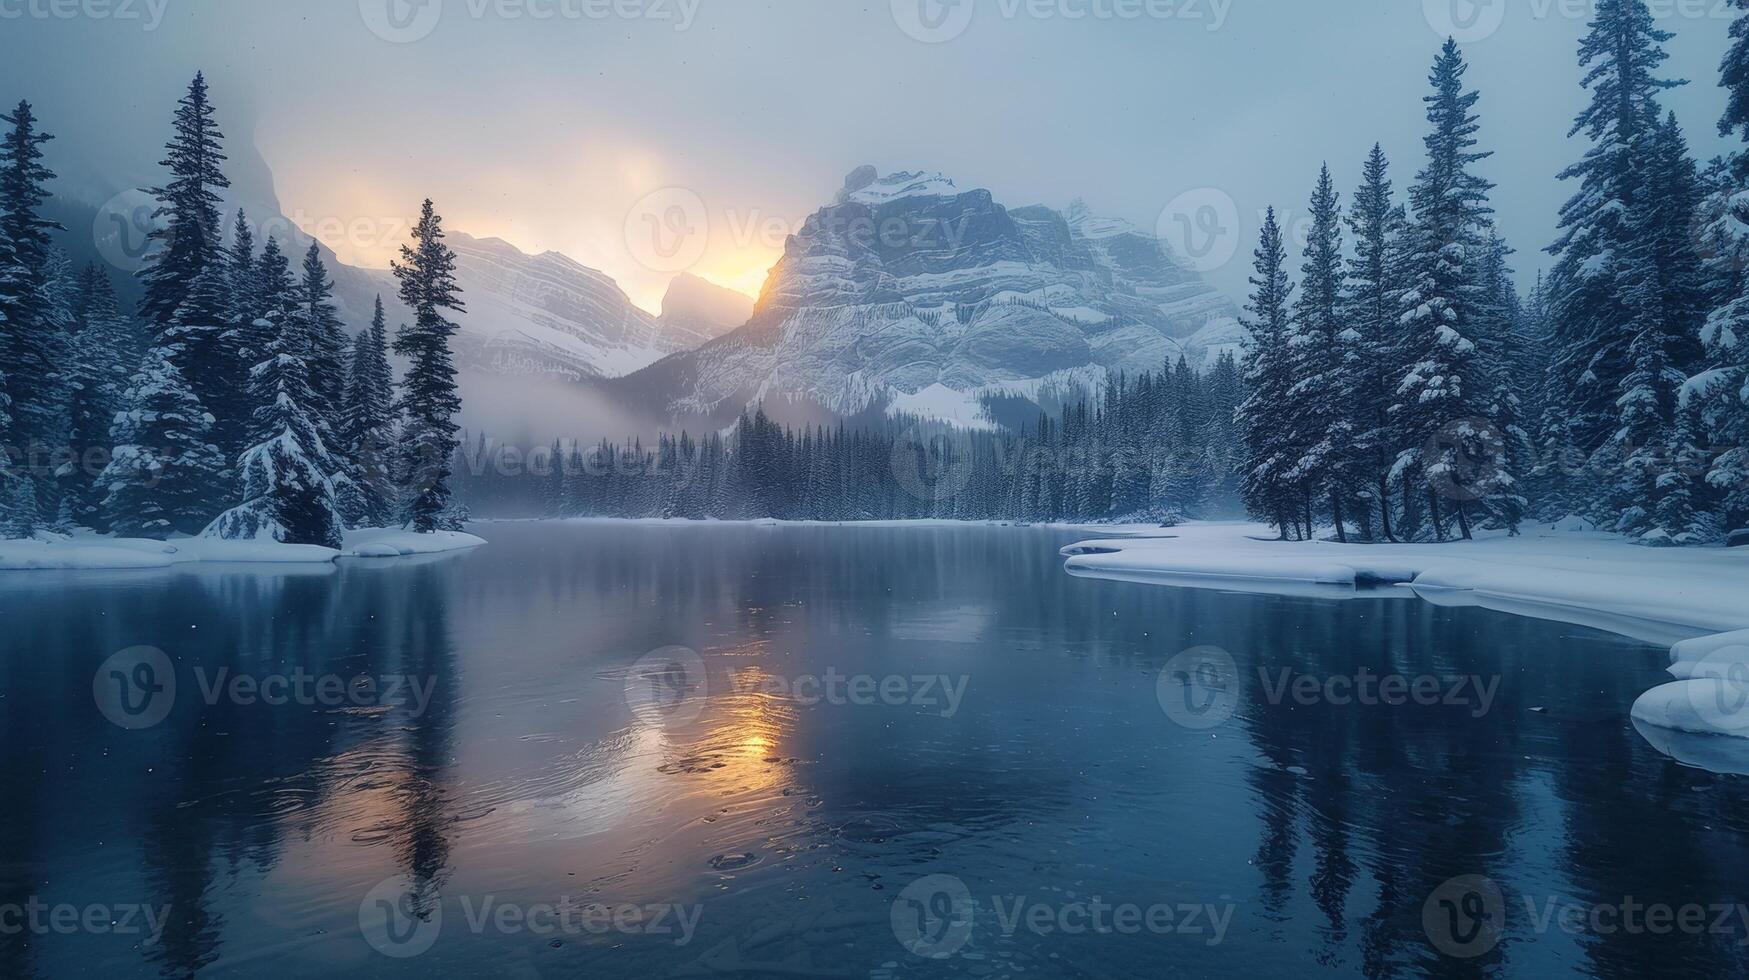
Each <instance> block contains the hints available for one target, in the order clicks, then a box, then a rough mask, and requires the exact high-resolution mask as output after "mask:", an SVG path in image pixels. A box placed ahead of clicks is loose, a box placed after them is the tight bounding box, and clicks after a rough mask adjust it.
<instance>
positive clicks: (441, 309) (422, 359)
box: [393, 199, 466, 533]
mask: <svg viewBox="0 0 1749 980" xmlns="http://www.w3.org/2000/svg"><path fill="white" fill-rule="evenodd" d="M393 268H394V272H395V278H397V279H399V280H400V283H401V301H402V302H403V303H405V304H406V305H407V308H408V309H410V310H412V311H413V322H412V323H411V324H402V326H401V329H400V330H399V331H398V332H397V333H396V335H395V353H397V354H400V355H402V356H404V357H406V358H407V359H408V367H407V375H406V377H405V378H403V379H402V381H401V400H400V409H401V413H402V417H403V419H404V429H403V433H402V434H403V440H402V444H403V446H404V447H405V450H406V452H405V457H404V458H405V463H404V466H403V470H402V472H403V474H404V477H403V480H404V482H403V484H402V490H403V497H404V499H405V501H406V507H407V514H406V517H407V520H408V522H409V523H410V524H411V525H412V526H413V528H414V529H415V530H417V531H419V532H421V533H430V532H432V531H437V530H442V529H444V526H445V524H446V523H448V522H449V521H450V518H449V517H447V516H446V515H447V512H448V511H449V505H450V488H449V476H450V470H451V457H452V456H453V455H454V453H455V448H456V445H457V442H456V437H455V433H456V423H455V416H456V413H458V412H459V411H461V396H460V395H459V394H458V393H457V391H456V382H455V376H456V371H455V365H454V363H453V362H452V359H451V354H450V349H449V340H450V337H451V336H452V335H453V334H454V333H455V331H456V324H455V323H454V322H453V321H451V320H449V319H447V318H445V316H444V313H445V311H453V312H456V313H462V312H465V311H466V307H464V306H463V305H462V301H461V287H459V286H458V285H456V281H455V253H454V252H452V251H450V249H449V246H447V245H445V244H444V243H443V219H442V218H440V217H438V215H437V212H436V210H435V209H434V208H433V207H432V204H431V201H430V200H429V199H427V200H426V201H425V203H424V205H423V206H422V208H421V211H420V215H419V224H418V225H417V226H416V227H415V228H414V230H413V244H412V245H403V246H401V261H400V262H397V263H395V264H394V266H393Z"/></svg>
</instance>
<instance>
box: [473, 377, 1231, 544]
mask: <svg viewBox="0 0 1749 980" xmlns="http://www.w3.org/2000/svg"><path fill="white" fill-rule="evenodd" d="M1242 398H1243V382H1242V380H1241V377H1240V370H1239V364H1238V361H1237V359H1236V358H1235V357H1234V356H1233V355H1232V354H1230V353H1228V354H1223V355H1221V356H1220V357H1219V358H1217V359H1216V361H1215V363H1214V365H1213V367H1212V368H1211V369H1210V370H1208V371H1207V372H1202V373H1199V372H1197V371H1195V370H1192V368H1191V367H1190V365H1189V363H1188V362H1187V361H1185V360H1184V359H1183V358H1180V359H1179V360H1178V361H1177V363H1176V364H1175V365H1172V364H1168V365H1165V366H1163V367H1162V368H1161V369H1160V370H1158V371H1148V372H1143V373H1142V374H1140V375H1139V376H1136V377H1133V378H1132V377H1127V376H1124V375H1121V374H1120V375H1117V376H1114V377H1113V378H1112V379H1111V380H1110V381H1109V382H1108V383H1107V384H1106V385H1104V386H1103V388H1102V390H1101V392H1099V393H1098V395H1097V397H1095V396H1093V395H1092V394H1091V393H1088V392H1080V393H1078V394H1077V395H1073V396H1071V397H1070V398H1068V399H1066V404H1065V405H1064V407H1063V408H1062V409H1061V410H1060V411H1059V412H1056V413H1041V414H1040V416H1039V417H1038V419H1037V421H1036V423H1035V424H1034V425H1031V426H1027V427H1025V428H1023V429H1021V430H1020V431H1001V430H997V429H994V428H992V429H990V430H988V431H968V430H965V429H956V428H952V427H949V426H946V425H943V424H940V423H932V422H928V421H926V420H922V419H917V418H910V417H896V418H891V419H887V420H885V421H883V422H881V423H878V424H872V425H861V426H857V427H854V428H851V427H847V426H845V425H844V424H842V423H841V424H839V425H837V426H835V427H832V428H826V427H819V426H816V427H812V428H796V427H789V426H783V425H779V424H778V423H777V422H775V421H773V420H772V419H771V418H770V417H769V416H767V415H766V413H765V411H764V409H763V408H754V409H752V410H750V411H747V412H743V413H742V415H741V416H740V418H739V419H738V420H737V422H736V424H735V426H734V427H733V429H732V430H730V431H729V432H727V433H709V434H707V435H704V436H702V437H695V436H693V435H692V434H690V433H687V432H681V433H679V434H678V435H672V436H671V435H661V436H658V438H657V441H656V444H655V445H654V446H645V445H643V444H642V443H641V442H640V441H638V440H631V441H628V442H625V443H621V444H615V443H610V442H605V441H604V442H601V443H597V444H595V445H593V446H587V447H585V446H582V445H580V444H579V443H578V442H576V441H574V440H560V441H558V442H556V443H554V444H553V445H551V446H550V447H541V448H538V449H535V450H533V451H527V452H525V451H524V450H523V449H521V448H520V447H514V446H504V445H500V444H498V443H496V442H495V441H494V440H492V439H491V438H490V437H489V436H487V435H485V434H480V435H478V436H476V437H475V438H474V439H473V440H472V441H471V442H470V443H469V445H468V447H467V448H466V449H465V450H464V451H463V453H462V457H463V458H462V459H461V460H460V461H459V462H458V465H457V467H456V469H457V473H458V477H457V479H458V483H457V493H458V495H460V496H461V498H462V499H463V500H465V501H466V503H467V506H468V508H469V509H470V511H472V512H474V513H492V514H520V515H530V514H539V515H545V516H549V517H617V518H686V519H707V518H716V519H724V520H737V519H755V518H778V519H788V520H821V521H868V520H915V519H952V520H1000V521H1018V522H1051V521H1076V522H1091V521H1161V522H1173V521H1176V520H1179V519H1182V518H1184V517H1202V516H1210V515H1216V514H1220V513H1222V512H1224V511H1229V510H1231V509H1232V508H1233V507H1234V506H1236V501H1237V496H1236V493H1237V487H1238V464H1239V462H1240V459H1239V445H1240V443H1239V438H1238V432H1237V430H1236V429H1235V421H1234V413H1235V410H1236V409H1237V407H1238V405H1239V403H1240V401H1241V399H1242Z"/></svg>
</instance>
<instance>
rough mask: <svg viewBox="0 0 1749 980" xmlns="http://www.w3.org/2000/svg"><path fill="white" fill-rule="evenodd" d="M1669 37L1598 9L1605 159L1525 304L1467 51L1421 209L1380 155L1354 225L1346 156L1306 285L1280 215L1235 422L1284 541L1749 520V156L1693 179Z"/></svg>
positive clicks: (1706, 532)
mask: <svg viewBox="0 0 1749 980" xmlns="http://www.w3.org/2000/svg"><path fill="white" fill-rule="evenodd" d="M1733 2H1734V3H1735V4H1736V6H1738V7H1739V8H1749V0H1733ZM1731 34H1732V37H1733V38H1734V39H1735V43H1734V44H1733V46H1732V48H1731V51H1730V54H1729V55H1728V56H1727V58H1726V59H1725V62H1724V67H1723V84H1724V86H1725V89H1726V92H1727V94H1728V96H1729V108H1728V110H1727V112H1726V114H1725V116H1724V119H1723V121H1722V122H1721V123H1720V129H1721V132H1724V133H1730V132H1733V131H1741V132H1742V133H1743V135H1744V136H1745V138H1749V19H1741V18H1740V19H1739V20H1738V21H1737V22H1736V23H1735V24H1734V25H1733V26H1732V28H1731ZM1671 37H1672V35H1671V34H1669V33H1668V32H1665V31H1661V30H1659V29H1657V27H1656V26H1655V24H1654V23H1653V20H1652V16H1651V13H1650V12H1649V10H1648V9H1647V7H1646V5H1645V3H1644V2H1642V0H1600V2H1599V3H1598V5H1597V8H1596V16H1595V19H1594V20H1593V21H1592V22H1591V23H1590V25H1589V32H1588V33H1587V35H1586V37H1585V38H1584V40H1583V42H1582V44H1581V46H1580V50H1579V65H1580V67H1581V68H1582V69H1583V70H1584V72H1585V74H1584V78H1583V86H1584V88H1585V89H1586V90H1587V91H1588V92H1589V93H1590V95H1591V99H1590V103H1589V104H1588V105H1587V107H1586V108H1585V110H1584V111H1583V112H1581V113H1580V114H1579V116H1578V119H1577V120H1576V122H1575V123H1574V126H1573V129H1572V132H1571V135H1574V136H1583V137H1584V139H1585V140H1586V141H1587V142H1588V144H1589V146H1588V148H1587V149H1586V151H1585V153H1584V156H1583V157H1582V158H1581V160H1580V161H1579V162H1578V163H1576V164H1574V165H1573V166H1572V167H1569V168H1568V169H1566V170H1565V171H1563V172H1562V173H1561V175H1560V176H1561V178H1562V179H1563V180H1568V181H1572V182H1575V183H1577V184H1578V190H1577V193H1576V194H1575V195H1574V196H1573V198H1572V199H1571V200H1570V201H1568V202H1567V203H1566V205H1565V206H1563V207H1562V209H1561V233H1560V237H1559V239H1558V240H1557V241H1556V242H1555V243H1554V244H1553V245H1551V246H1550V247H1549V248H1548V252H1549V254H1550V255H1551V256H1552V257H1553V267H1552V269H1551V270H1550V271H1549V273H1548V275H1547V276H1546V277H1539V281H1538V284H1537V286H1536V288H1535V289H1534V290H1533V291H1532V292H1531V294H1530V295H1529V296H1528V297H1527V298H1522V299H1521V298H1520V296H1519V295H1518V294H1517V292H1516V290H1515V288H1514V286H1513V285H1512V271H1511V269H1510V266H1509V262H1510V256H1511V255H1512V254H1513V253H1512V250H1511V249H1510V247H1508V246H1507V244H1506V243H1505V242H1504V241H1503V240H1502V239H1501V237H1500V235H1499V232H1498V230H1497V228H1496V227H1495V225H1494V222H1493V211H1492V209H1491V208H1490V206H1489V202H1488V197H1489V193H1490V191H1491V190H1492V188H1493V185H1492V184H1491V183H1489V182H1488V181H1487V180H1486V179H1484V178H1483V177H1481V176H1480V175H1479V174H1478V173H1477V172H1476V165H1477V164H1478V163H1480V162H1481V161H1483V160H1485V159H1487V158H1488V157H1489V156H1491V153H1490V152H1489V151H1487V150H1484V149H1481V148H1480V145H1481V141H1480V132H1481V125H1480V117H1479V115H1478V113H1477V105H1478V102H1479V98H1480V96H1479V93H1478V92H1476V91H1474V90H1472V89H1469V88H1468V87H1467V86H1466V84H1465V81H1464V78H1465V74H1466V73H1467V71H1468V66H1467V64H1466V63H1465V61H1464V58H1463V56H1462V54H1461V53H1460V52H1459V50H1458V47H1457V45H1456V44H1455V43H1454V42H1451V41H1448V42H1447V43H1446V44H1445V46H1444V48H1443V50H1442V51H1441V52H1440V54H1439V56H1438V58H1437V59H1436V61H1435V62H1434V65H1433V69H1432V71H1431V73H1430V75H1429V82H1430V88H1431V91H1430V92H1429V94H1428V95H1426V96H1425V97H1424V99H1423V101H1424V103H1425V104H1426V108H1427V121H1428V124H1429V131H1428V134H1427V136H1426V138H1425V151H1426V163H1425V165H1424V167H1423V168H1422V169H1421V170H1420V171H1419V172H1418V173H1417V174H1416V176H1415V179H1414V182H1413V184H1412V185H1411V187H1410V190H1409V193H1408V199H1407V203H1406V205H1405V204H1404V203H1402V202H1399V201H1398V200H1397V199H1396V197H1395V195H1394V193H1393V188H1392V183H1391V179H1390V164H1389V161H1388V160H1387V159H1386V156H1385V154H1384V151H1383V150H1382V148H1380V147H1378V146H1375V147H1374V148H1373V150H1372V153H1371V155H1370V156H1369V157H1368V159H1367V161H1366V164H1365V170H1364V178H1363V180H1362V182H1361V184H1360V186H1359V188H1358V189H1357V190H1356V191H1355V192H1354V194H1353V196H1352V198H1351V200H1350V203H1349V205H1348V208H1347V211H1346V213H1344V212H1343V211H1342V209H1341V207H1340V204H1339V201H1338V195H1337V193H1336V190H1335V188H1334V186H1333V182H1332V180H1331V177H1330V173H1329V169H1328V167H1326V168H1325V169H1324V170H1323V172H1322V173H1321V174H1320V175H1319V178H1318V180H1317V183H1316V187H1315V190H1314V192H1313V194H1312V198H1311V212H1310V216H1311V220H1310V234H1309V236H1308V241H1307V243H1306V245H1305V247H1304V249H1303V250H1302V261H1301V265H1300V270H1299V271H1300V276H1299V282H1298V283H1297V285H1296V284H1295V283H1293V282H1292V281H1291V279H1290V276H1289V271H1288V256H1287V249H1286V246H1285V243H1284V241H1283V237H1282V230H1281V228H1280V225H1279V223H1278V221H1277V219H1276V217H1275V213H1274V211H1273V210H1271V211H1270V212H1269V214H1268V217H1267V218H1266V220H1265V222H1264V226H1263V230H1262V234H1261V236H1260V241H1259V244H1258V247H1257V250H1256V253H1255V273H1254V275H1253V278H1252V280H1251V283H1252V293H1251V296H1250V303H1249V305H1248V307H1247V309H1248V312H1249V321H1250V322H1249V324H1248V326H1249V327H1250V329H1251V333H1252V335H1253V343H1252V346H1251V348H1250V350H1249V353H1248V357H1247V362H1246V380H1247V382H1248V385H1249V388H1250V395H1249V398H1248V399H1247V400H1246V402H1245V404H1244V405H1243V406H1242V408H1241V410H1240V414H1239V424H1240V426H1241V428H1242V430H1243V433H1244V441H1245V447H1246V458H1245V461H1244V464H1243V470H1244V475H1243V495H1244V498H1245V502H1246V505H1247V507H1248V509H1249V510H1250V512H1251V513H1252V514H1253V515H1254V516H1255V517H1256V518H1258V519H1260V520H1265V521H1268V522H1270V523H1271V524H1273V525H1274V526H1275V527H1276V528H1277V529H1278V530H1279V533H1280V534H1281V536H1282V537H1284V538H1285V537H1296V538H1309V537H1312V536H1313V535H1314V534H1315V533H1316V531H1317V529H1318V528H1319V527H1331V528H1334V532H1335V534H1336V536H1338V537H1341V538H1345V539H1346V538H1348V537H1351V536H1358V537H1361V538H1365V539H1373V540H1428V539H1436V540H1446V539H1448V538H1450V537H1454V536H1456V537H1462V538H1469V537H1471V536H1472V535H1473V534H1474V532H1475V530H1476V529H1477V528H1478V527H1493V528H1498V529H1505V530H1507V531H1509V532H1511V533H1517V531H1518V528H1519V526H1520V524H1521V523H1522V522H1523V521H1525V520H1526V519H1527V518H1537V519H1544V520H1559V519H1561V518H1564V517H1568V516H1579V517H1582V518H1586V519H1589V520H1590V521H1591V522H1593V523H1595V524H1596V525H1597V526H1599V527H1602V528H1604V529H1607V530H1614V531H1619V532H1622V533H1624V534H1627V535H1629V536H1631V537H1633V538H1634V539H1635V540H1637V541H1640V542H1642V543H1645V544H1652V545H1670V544H1704V543H1712V542H1717V541H1719V540H1721V539H1722V538H1723V537H1724V536H1725V534H1726V532H1727V531H1728V530H1729V529H1731V528H1742V527H1745V526H1749V371H1746V368H1749V344H1745V343H1743V342H1742V341H1743V340H1744V339H1749V275H1745V268H1746V265H1745V262H1744V259H1745V258H1746V257H1749V193H1745V192H1746V191H1749V154H1746V153H1744V152H1738V153H1736V154H1734V155H1732V157H1731V158H1730V159H1728V160H1715V161H1713V162H1712V164H1711V165H1710V166H1708V167H1706V168H1704V169H1703V168H1701V167H1700V166H1699V165H1697V164H1696V162H1695V161H1694V159H1693V157H1692V155H1691V153H1690V152H1689V149H1688V145H1687V142H1686V139H1685V137H1684V135H1683V131H1682V129H1681V127H1680V126H1679V124H1678V123H1677V120H1676V117H1675V116H1674V115H1673V114H1669V113H1666V112H1664V111H1663V110H1662V108H1661V107H1660V105H1659V102H1658V96H1659V94H1660V93H1661V92H1663V91H1665V90H1667V89H1669V88H1671V87H1674V86H1676V85H1678V84H1682V83H1680V82H1676V81H1672V80H1667V79H1664V78H1662V77H1661V76H1660V74H1659V71H1658V68H1659V65H1661V64H1662V62H1663V61H1664V60H1665V58H1666V57H1667V55H1666V53H1665V51H1664V50H1663V45H1664V43H1665V42H1667V41H1669V40H1670V38H1671ZM1345 238H1346V239H1348V240H1347V241H1345ZM1296 293H1297V294H1296Z"/></svg>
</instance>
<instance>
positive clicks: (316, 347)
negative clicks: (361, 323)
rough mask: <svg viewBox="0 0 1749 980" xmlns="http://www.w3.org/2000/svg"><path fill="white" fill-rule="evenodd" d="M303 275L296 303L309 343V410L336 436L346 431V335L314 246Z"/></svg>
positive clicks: (326, 270) (306, 258)
mask: <svg viewBox="0 0 1749 980" xmlns="http://www.w3.org/2000/svg"><path fill="white" fill-rule="evenodd" d="M303 272H304V274H303V278H302V279H301V280H299V282H298V289H297V303H298V312H299V315H301V316H302V317H303V318H304V328H303V329H304V333H305V335H306V336H307V337H308V338H309V343H310V350H309V354H308V358H309V364H310V387H311V390H312V391H313V392H314V393H315V396H316V400H315V402H314V404H313V405H312V407H313V408H314V409H315V411H317V412H318V413H319V414H320V415H321V417H322V420H323V422H325V423H326V424H327V426H328V427H329V429H330V430H331V431H333V432H336V433H337V432H340V431H341V430H342V429H344V428H345V412H344V405H345V401H346V331H345V324H343V323H342V322H341V320H340V317H339V315H338V314H337V313H336V312H335V309H334V303H333V297H334V282H333V280H331V279H329V278H328V267H327V266H326V265H324V264H323V263H322V252H321V249H320V248H319V247H318V246H317V245H316V243H315V242H311V243H310V248H309V250H308V251H307V252H305V253H304V269H303Z"/></svg>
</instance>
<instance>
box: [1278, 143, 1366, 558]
mask: <svg viewBox="0 0 1749 980" xmlns="http://www.w3.org/2000/svg"><path fill="white" fill-rule="evenodd" d="M1310 213H1311V218H1312V227H1311V233H1310V234H1309V235H1308V236H1307V240H1306V247H1305V262H1304V264H1303V265H1301V266H1300V296H1299V302H1298V303H1297V304H1295V308H1294V327H1293V334H1292V339H1291V340H1290V351H1291V354H1292V358H1293V363H1294V371H1293V373H1294V386H1293V388H1292V389H1291V390H1290V391H1289V393H1288V397H1289V398H1290V399H1291V400H1292V402H1293V405H1294V411H1293V413H1292V414H1291V415H1290V416H1289V417H1288V418H1287V420H1286V421H1287V423H1288V424H1289V425H1290V426H1291V427H1292V430H1293V431H1292V435H1291V436H1290V439H1291V442H1292V444H1293V446H1294V448H1295V449H1296V450H1298V452H1299V460H1298V461H1297V462H1296V463H1295V464H1294V470H1293V474H1292V476H1291V477H1290V478H1291V479H1292V480H1293V482H1295V483H1296V484H1297V485H1298V486H1299V488H1300V493H1301V499H1302V510H1303V511H1304V512H1305V514H1306V517H1305V520H1306V523H1307V524H1308V525H1309V524H1312V523H1313V521H1312V518H1311V514H1312V513H1313V510H1314V498H1316V497H1322V498H1323V499H1324V500H1326V501H1328V503H1329V505H1330V515H1331V522H1332V523H1333V524H1334V525H1335V528H1336V536H1337V538H1338V539H1339V540H1342V541H1347V540H1348V537H1347V535H1348V531H1347V518H1348V514H1347V511H1348V508H1347V507H1346V506H1345V501H1346V499H1347V498H1349V497H1350V496H1351V495H1352V494H1353V490H1354V488H1353V486H1352V482H1351V481H1352V480H1353V477H1354V473H1353V467H1352V466H1351V463H1352V460H1351V458H1350V457H1349V455H1348V454H1349V452H1350V450H1351V448H1352V447H1353V445H1354V440H1355V437H1356V435H1357V433H1358V430H1359V425H1358V424H1357V420H1356V419H1355V417H1354V412H1353V406H1354V398H1355V390H1354V389H1355V381H1356V379H1355V378H1354V377H1353V375H1352V372H1353V371H1354V370H1355V369H1357V368H1358V367H1359V360H1358V351H1357V350H1355V349H1353V348H1355V346H1356V345H1354V344H1353V343H1351V338H1350V336H1349V334H1348V330H1347V328H1346V327H1345V326H1344V325H1343V324H1342V317H1341V306H1342V297H1343V292H1344V282H1343V278H1344V277H1343V266H1342V212H1341V207H1340V204H1339V200H1338V195H1337V193H1336V182H1335V181H1334V180H1333V179H1331V177H1330V167H1329V165H1327V164H1326V165H1325V166H1324V167H1323V168H1322V169H1321V170H1320V171H1319V173H1318V184H1317V187H1316V189H1315V190H1314V191H1313V192H1312V200H1311V212H1310Z"/></svg>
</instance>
